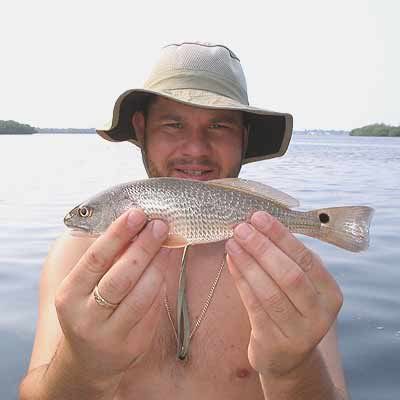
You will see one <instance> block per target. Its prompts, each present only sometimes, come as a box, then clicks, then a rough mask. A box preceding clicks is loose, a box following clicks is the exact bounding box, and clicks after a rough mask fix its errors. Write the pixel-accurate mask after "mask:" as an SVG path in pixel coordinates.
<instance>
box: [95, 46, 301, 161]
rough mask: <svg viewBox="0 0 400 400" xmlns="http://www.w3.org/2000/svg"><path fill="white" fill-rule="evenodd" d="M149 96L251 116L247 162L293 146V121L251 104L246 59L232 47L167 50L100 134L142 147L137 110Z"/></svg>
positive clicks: (121, 101) (124, 96)
mask: <svg viewBox="0 0 400 400" xmlns="http://www.w3.org/2000/svg"><path fill="white" fill-rule="evenodd" d="M149 95H158V96H162V97H165V98H167V99H171V100H175V101H177V102H180V103H183V104H187V105H192V106H197V107H203V108H213V109H227V110H239V111H243V112H244V113H246V117H247V118H246V120H247V122H248V123H249V127H250V130H249V139H248V147H247V151H246V154H245V156H244V159H243V163H249V162H253V161H259V160H264V159H268V158H274V157H280V156H282V155H283V154H285V152H286V150H287V148H288V145H289V142H290V138H291V136H292V127H293V117H292V116H291V115H290V114H286V113H279V112H275V111H270V110H264V109H260V108H257V107H252V106H250V105H249V100H248V97H247V84H246V79H245V76H244V73H243V70H242V66H241V64H240V60H239V58H238V57H237V56H236V55H235V54H234V53H233V52H232V51H231V50H230V49H229V48H227V47H226V46H223V45H218V44H209V43H193V42H184V43H179V44H170V45H167V46H165V47H164V48H163V49H162V51H161V56H160V59H159V60H158V62H157V64H156V65H155V67H154V68H153V70H152V72H151V74H150V76H149V78H148V80H147V81H146V83H145V84H144V86H143V88H140V89H131V90H128V91H126V92H124V93H122V94H121V95H120V96H119V97H118V99H117V101H116V102H115V105H114V112H113V118H112V122H111V126H110V127H109V128H108V129H97V133H98V134H99V135H100V136H102V137H103V138H104V139H107V140H110V141H114V142H121V141H125V140H126V141H129V142H131V143H134V144H135V145H137V146H139V147H140V143H139V142H138V140H137V138H136V134H135V130H134V128H133V126H132V123H131V119H132V115H133V113H135V112H136V111H141V110H145V108H146V104H147V102H148V99H149Z"/></svg>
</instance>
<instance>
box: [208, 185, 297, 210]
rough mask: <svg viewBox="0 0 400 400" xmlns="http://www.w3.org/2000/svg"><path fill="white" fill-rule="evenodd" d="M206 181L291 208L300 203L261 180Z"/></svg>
mask: <svg viewBox="0 0 400 400" xmlns="http://www.w3.org/2000/svg"><path fill="white" fill-rule="evenodd" d="M205 183H209V184H211V185H216V186H221V187H225V188H229V189H236V190H241V191H243V192H247V193H250V194H254V195H258V196H261V197H264V198H267V199H269V200H274V201H276V202H278V203H280V204H282V205H284V206H286V207H289V208H293V207H298V206H299V205H300V203H299V201H298V200H297V199H295V198H294V197H292V196H289V195H288V194H286V193H284V192H281V191H280V190H278V189H275V188H273V187H271V186H268V185H265V184H263V183H260V182H255V181H249V180H247V179H240V178H225V179H213V180H211V181H206V182H205Z"/></svg>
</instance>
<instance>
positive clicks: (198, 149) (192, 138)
mask: <svg viewBox="0 0 400 400" xmlns="http://www.w3.org/2000/svg"><path fill="white" fill-rule="evenodd" d="M185 136H186V137H185V139H186V140H185V142H184V144H183V153H184V154H185V155H191V156H197V157H198V156H204V155H209V154H210V150H211V143H210V138H209V135H208V132H207V131H206V129H204V128H201V127H194V128H192V129H189V130H188V131H187V134H186V135H185Z"/></svg>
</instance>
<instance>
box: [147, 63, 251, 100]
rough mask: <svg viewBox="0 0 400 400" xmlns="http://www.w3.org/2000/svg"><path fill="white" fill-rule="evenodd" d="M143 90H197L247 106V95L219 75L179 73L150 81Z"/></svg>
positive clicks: (190, 72) (191, 72)
mask: <svg viewBox="0 0 400 400" xmlns="http://www.w3.org/2000/svg"><path fill="white" fill-rule="evenodd" d="M144 88H145V89H149V90H153V91H156V92H167V91H170V90H171V91H172V92H173V91H174V90H176V89H197V90H204V91H208V92H212V93H215V94H218V95H220V96H225V97H229V98H230V99H233V100H236V101H239V102H240V103H241V104H244V105H249V100H248V98H247V93H246V91H245V90H243V89H242V88H241V87H239V86H238V85H237V84H235V83H234V82H232V81H228V80H226V79H224V78H223V77H221V76H220V75H214V74H210V73H209V72H205V71H200V72H197V73H196V72H194V71H180V72H174V73H173V74H171V75H169V76H168V75H167V76H165V75H164V76H163V77H162V78H159V79H151V80H149V81H147V82H146V83H145V85H144Z"/></svg>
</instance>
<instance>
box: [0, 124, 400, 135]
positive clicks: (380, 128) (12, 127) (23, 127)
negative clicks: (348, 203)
mask: <svg viewBox="0 0 400 400" xmlns="http://www.w3.org/2000/svg"><path fill="white" fill-rule="evenodd" d="M95 133H96V129H95V128H37V127H33V126H30V125H28V124H21V123H19V122H16V121H13V120H8V121H2V120H0V135H34V134H50V135H60V134H77V135H92V134H95ZM293 134H294V135H297V134H302V135H305V136H314V135H326V136H329V135H336V136H339V135H340V136H376V137H400V126H398V127H396V126H390V125H385V124H372V125H367V126H363V127H361V128H357V129H353V130H351V131H346V130H335V129H304V130H294V131H293Z"/></svg>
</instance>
